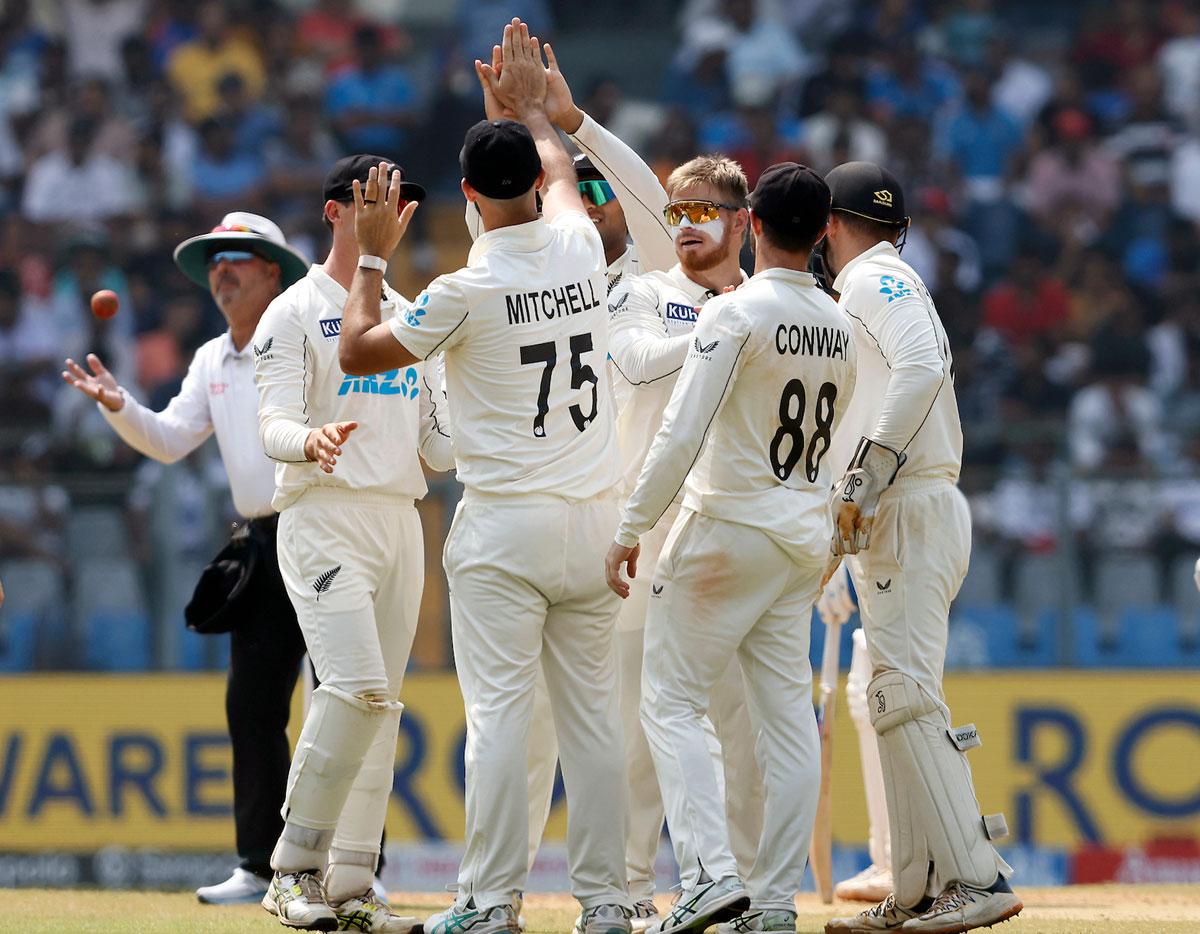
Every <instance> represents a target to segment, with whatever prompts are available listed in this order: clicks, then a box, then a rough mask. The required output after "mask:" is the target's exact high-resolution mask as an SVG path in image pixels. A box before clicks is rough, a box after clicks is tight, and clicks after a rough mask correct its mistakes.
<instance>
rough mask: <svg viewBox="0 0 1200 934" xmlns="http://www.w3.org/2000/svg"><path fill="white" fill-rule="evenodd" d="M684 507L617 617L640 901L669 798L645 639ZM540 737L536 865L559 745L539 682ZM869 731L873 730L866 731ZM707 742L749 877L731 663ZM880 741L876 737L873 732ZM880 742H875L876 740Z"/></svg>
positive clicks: (749, 754) (743, 769)
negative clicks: (654, 585)
mask: <svg viewBox="0 0 1200 934" xmlns="http://www.w3.org/2000/svg"><path fill="white" fill-rule="evenodd" d="M677 515H678V509H677V508H672V509H671V510H669V511H668V512H667V513H666V514H665V515H664V516H663V517H662V518H661V519H660V520H659V521H658V524H657V525H655V527H654V529H653V530H652V531H650V532H649V533H648V534H647V535H645V536H644V537H643V538H642V540H641V542H640V544H641V546H642V551H641V556H640V558H639V561H638V576H637V577H635V578H633V580H631V581H630V587H629V597H628V598H627V599H625V600H623V601H622V602H621V610H620V614H619V615H618V617H617V660H618V669H619V682H620V692H621V694H620V709H621V727H622V730H623V732H624V734H625V767H626V774H627V777H628V781H629V835H628V838H627V840H626V843H625V873H626V879H627V881H628V884H629V896H630V898H632V899H634V900H635V901H641V900H644V899H651V898H653V897H654V890H655V874H654V864H655V861H656V859H657V857H658V845H659V841H660V840H661V839H662V829H663V820H664V818H665V816H666V815H665V812H664V810H663V801H662V795H661V794H660V792H659V789H658V776H657V775H656V774H655V771H654V759H653V758H652V757H651V755H650V745H649V743H647V741H646V734H645V731H644V730H643V729H642V719H641V700H642V652H643V647H644V644H645V638H646V629H645V627H646V608H647V606H648V605H649V602H650V584H651V579H652V578H653V576H654V570H655V568H656V567H657V565H658V561H659V556H660V555H661V553H662V550H663V545H664V544H665V543H666V539H667V536H668V535H669V534H670V531H671V526H672V525H673V524H674V521H675V518H676V516H677ZM533 710H534V712H533V729H532V731H531V733H530V735H531V737H534V738H533V739H532V740H531V741H530V744H529V763H528V770H529V865H530V867H532V866H533V861H534V859H535V858H536V856H537V850H538V845H539V844H540V842H541V838H542V833H543V831H544V829H545V826H546V819H547V818H548V816H549V814H550V807H551V798H552V795H553V791H554V772H555V765H556V764H557V761H558V744H557V741H556V739H555V735H554V720H553V714H552V713H551V710H550V698H549V695H548V694H547V692H546V689H545V680H544V679H542V678H540V677H539V679H538V690H537V693H536V694H535V695H534V707H533ZM867 727H868V729H870V724H868V725H867ZM704 728H705V739H706V741H707V745H708V748H709V751H710V753H711V755H712V756H713V762H714V764H715V765H716V767H717V770H718V771H717V775H718V779H719V781H720V784H721V788H722V794H723V795H724V798H725V806H726V816H727V818H728V821H729V832H730V837H731V840H730V842H731V845H732V847H733V854H734V857H735V858H736V860H737V864H738V869H739V872H741V873H742V874H743V875H748V874H749V872H750V871H751V869H752V867H753V865H754V858H755V854H756V853H757V851H758V841H759V837H760V836H761V834H762V815H763V788H762V775H761V774H760V773H759V770H758V761H757V759H756V758H755V755H754V729H753V726H752V725H751V722H750V714H749V711H748V710H747V707H746V689H745V686H744V685H743V683H742V670H741V667H740V666H739V665H738V663H737V660H736V659H733V660H731V661H730V663H729V665H728V667H727V668H726V670H725V672H724V673H723V674H722V675H721V677H720V679H719V680H718V681H717V683H716V684H715V685H714V686H713V689H712V693H711V697H710V706H709V712H708V716H707V717H706V718H705V720H704ZM871 735H872V737H874V731H873V730H872V733H871ZM872 741H873V740H872Z"/></svg>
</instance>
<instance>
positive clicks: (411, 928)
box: [333, 888, 421, 934]
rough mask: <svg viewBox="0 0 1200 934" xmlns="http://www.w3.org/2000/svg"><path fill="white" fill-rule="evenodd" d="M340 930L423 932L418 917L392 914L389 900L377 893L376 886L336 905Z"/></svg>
mask: <svg viewBox="0 0 1200 934" xmlns="http://www.w3.org/2000/svg"><path fill="white" fill-rule="evenodd" d="M333 910H334V911H335V912H337V919H338V930H339V931H368V932H370V934H421V922H420V921H419V920H418V919H417V918H405V917H402V916H401V915H394V914H392V911H391V909H390V908H389V907H388V905H387V902H384V901H382V900H381V899H380V898H379V896H378V895H376V894H375V890H374V888H370V889H367V891H366V892H364V893H363V894H362V895H358V896H355V897H354V898H348V899H346V900H345V901H344V902H342V903H341V904H340V905H335V906H334V907H333Z"/></svg>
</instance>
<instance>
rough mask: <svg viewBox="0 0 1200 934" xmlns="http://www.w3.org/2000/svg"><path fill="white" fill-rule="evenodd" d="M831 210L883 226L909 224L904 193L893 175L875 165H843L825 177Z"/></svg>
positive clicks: (869, 163) (862, 163)
mask: <svg viewBox="0 0 1200 934" xmlns="http://www.w3.org/2000/svg"><path fill="white" fill-rule="evenodd" d="M825 181H826V183H827V184H828V185H829V191H830V192H831V193H832V195H833V209H834V210H835V211H846V212H847V213H849V214H857V215H858V216H859V217H865V218H867V219H868V220H873V221H879V222H880V223H882V224H895V225H897V226H901V225H904V226H907V225H908V215H907V214H906V213H904V191H903V190H902V189H901V188H900V183H899V182H898V181H897V180H896V176H895V175H893V174H892V173H891V172H889V171H888V170H887V169H885V168H884V167H883V166H880V165H876V164H875V163H874V162H845V163H842V164H841V165H839V166H837V167H836V168H835V169H832V170H831V171H830V173H829V174H828V175H826V176H825Z"/></svg>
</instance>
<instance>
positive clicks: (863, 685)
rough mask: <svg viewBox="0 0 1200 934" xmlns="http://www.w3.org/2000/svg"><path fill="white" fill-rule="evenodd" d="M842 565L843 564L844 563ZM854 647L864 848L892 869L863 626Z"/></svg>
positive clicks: (849, 682) (852, 701)
mask: <svg viewBox="0 0 1200 934" xmlns="http://www.w3.org/2000/svg"><path fill="white" fill-rule="evenodd" d="M843 567H845V565H843ZM852 638H853V642H854V651H853V653H852V654H851V656H850V671H849V672H848V673H847V675H846V706H847V707H848V708H849V710H850V719H851V720H853V721H854V731H855V733H857V734H858V755H859V761H860V762H861V763H862V777H863V791H864V792H865V793H866V799H867V852H868V853H869V854H870V855H871V863H872V865H874V866H878V867H879V868H880V869H884V870H886V871H887V872H889V873H890V872H891V870H892V860H891V845H890V842H889V827H888V812H887V792H886V791H885V790H884V787H883V766H882V765H880V763H879V737H878V735H877V734H876V732H875V727H873V726H872V725H871V714H870V713H869V712H868V710H867V685H868V684H870V683H871V658H870V656H869V655H868V654H867V639H866V634H865V633H864V632H863V630H862V627H859V628H858V629H855V630H854V633H853V637H852Z"/></svg>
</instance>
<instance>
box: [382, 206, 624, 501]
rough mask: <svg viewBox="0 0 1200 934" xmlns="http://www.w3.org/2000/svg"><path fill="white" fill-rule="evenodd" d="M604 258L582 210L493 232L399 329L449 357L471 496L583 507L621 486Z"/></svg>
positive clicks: (413, 347) (405, 340) (396, 321)
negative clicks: (552, 498)
mask: <svg viewBox="0 0 1200 934" xmlns="http://www.w3.org/2000/svg"><path fill="white" fill-rule="evenodd" d="M606 292H607V286H606V282H605V264H604V250H603V247H602V246H601V243H600V236H599V234H598V233H596V228H595V225H594V224H593V223H592V222H591V221H590V220H588V218H587V215H585V214H583V213H582V212H574V211H572V212H566V213H564V214H560V215H559V216H558V217H556V218H555V219H554V220H553V221H552V222H549V223H548V222H546V221H544V220H540V219H539V220H534V221H530V222H528V223H526V224H518V225H515V226H512V227H503V228H499V229H497V230H492V231H489V232H487V233H485V234H483V235H482V236H480V238H479V239H478V240H476V241H475V243H474V245H473V246H472V247H471V252H470V256H469V259H468V263H467V266H465V267H464V268H463V269H460V270H458V271H457V272H453V273H449V274H448V275H444V276H439V277H438V278H437V279H435V280H434V281H433V282H431V283H430V285H429V287H428V288H427V289H425V291H424V292H422V293H421V294H420V295H419V296H418V297H417V299H416V301H415V302H414V303H413V304H412V305H411V307H409V308H408V310H407V311H406V312H405V313H404V314H402V315H399V316H397V317H394V318H392V319H391V321H390V324H391V328H392V332H393V333H394V334H395V336H396V339H397V340H398V341H400V342H401V343H402V344H404V346H405V347H406V348H408V350H409V351H410V352H412V353H413V354H414V355H416V356H418V357H427V356H429V355H431V354H434V353H444V354H445V358H446V387H447V392H448V395H449V404H450V414H451V421H452V422H453V424H454V426H455V428H454V431H453V432H452V441H451V443H452V445H453V447H454V457H455V461H456V462H457V465H458V479H459V481H460V482H461V483H462V484H463V485H464V486H466V487H467V488H468V489H474V490H480V491H485V492H493V493H503V494H505V495H518V494H522V493H551V494H555V495H558V496H563V497H566V498H568V499H575V500H583V499H588V498H590V497H593V496H597V495H599V494H601V493H604V492H606V491H608V490H610V489H611V488H612V487H613V485H614V484H615V483H616V481H617V477H618V465H617V463H616V459H615V458H614V457H613V456H612V454H611V451H612V450H613V449H614V448H615V445H616V438H615V426H614V417H613V404H612V395H611V390H610V388H609V383H608V380H607V379H604V378H602V377H603V376H604V362H605V360H606V359H607V356H608V321H607V318H608V314H607V308H606V306H605V295H606Z"/></svg>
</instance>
